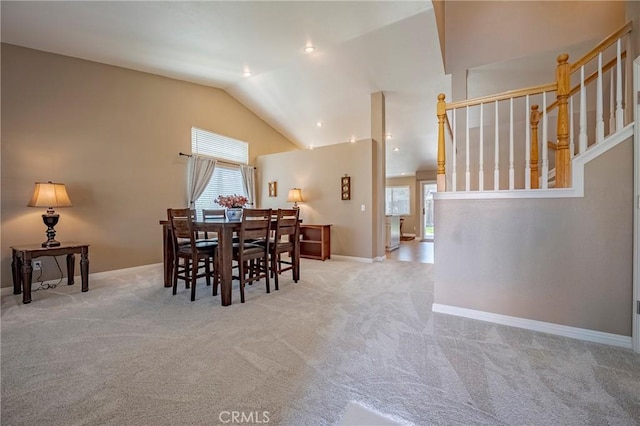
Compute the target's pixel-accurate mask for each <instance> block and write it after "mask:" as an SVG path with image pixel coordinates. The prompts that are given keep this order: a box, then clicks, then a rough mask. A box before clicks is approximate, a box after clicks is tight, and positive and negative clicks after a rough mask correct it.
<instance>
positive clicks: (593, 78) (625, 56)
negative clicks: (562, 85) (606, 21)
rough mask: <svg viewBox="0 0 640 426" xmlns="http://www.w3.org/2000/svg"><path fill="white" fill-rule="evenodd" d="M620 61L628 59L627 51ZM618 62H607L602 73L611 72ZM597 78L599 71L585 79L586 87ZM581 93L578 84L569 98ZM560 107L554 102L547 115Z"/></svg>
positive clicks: (616, 60)
mask: <svg viewBox="0 0 640 426" xmlns="http://www.w3.org/2000/svg"><path fill="white" fill-rule="evenodd" d="M620 57H621V58H620V59H621V60H622V59H626V58H627V51H626V50H625V51H624V52H622V54H621V55H620ZM616 62H618V58H613V59H612V60H610V61H609V62H607V63H606V64H605V65H604V66H603V67H602V73H603V74H604V73H605V72H607V71H609V70H610V69H611V68H613V67H614V65H616ZM596 78H598V71H594V72H593V73H592V74H591V75H589V77H587V78H585V79H584V85H585V86H586V85H588V84H589V83H591V82H593V80H595V79H596ZM579 91H580V85H579V84H576V85H575V86H574V87H573V89H571V93H569V96H573V95H575V94H576V93H578V92H579ZM557 106H558V101H554V102H553V103H552V104H551V105H549V106H548V107H547V113H549V111H551V110H552V109H554V108H555V107H557Z"/></svg>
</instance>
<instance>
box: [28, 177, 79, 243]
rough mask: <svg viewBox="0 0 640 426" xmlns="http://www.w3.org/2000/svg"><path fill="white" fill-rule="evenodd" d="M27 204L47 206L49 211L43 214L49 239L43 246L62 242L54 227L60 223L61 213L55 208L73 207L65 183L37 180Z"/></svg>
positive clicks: (30, 205)
mask: <svg viewBox="0 0 640 426" xmlns="http://www.w3.org/2000/svg"><path fill="white" fill-rule="evenodd" d="M27 206H28V207H47V213H45V214H43V215H42V221H43V222H44V224H45V225H47V241H45V242H44V243H42V247H58V246H59V245H60V242H58V241H56V239H55V237H56V230H55V229H53V227H54V226H56V225H57V224H58V219H60V215H59V214H57V213H56V212H55V211H54V210H53V208H54V207H71V200H70V199H69V195H68V194H67V189H66V188H65V186H64V183H53V182H51V181H49V182H46V183H45V182H36V187H35V188H34V189H33V195H32V196H31V201H29V204H27Z"/></svg>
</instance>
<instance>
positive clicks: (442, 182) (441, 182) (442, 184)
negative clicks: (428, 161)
mask: <svg viewBox="0 0 640 426" xmlns="http://www.w3.org/2000/svg"><path fill="white" fill-rule="evenodd" d="M444 98H445V96H444V93H440V94H439V95H438V107H437V114H438V175H437V180H436V183H437V186H438V189H437V191H438V192H445V191H446V190H447V185H446V179H445V161H446V156H445V145H444V119H445V115H446V114H447V108H446V107H447V104H446V102H445V101H444Z"/></svg>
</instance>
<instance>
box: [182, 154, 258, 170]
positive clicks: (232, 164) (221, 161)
mask: <svg viewBox="0 0 640 426" xmlns="http://www.w3.org/2000/svg"><path fill="white" fill-rule="evenodd" d="M179 154H180V155H182V156H185V157H193V154H185V153H184V152H180V153H179ZM198 155H201V156H203V157H210V156H209V155H202V154H198ZM210 158H213V159H215V160H216V161H217V162H219V163H222V164H229V165H231V166H248V164H240V163H232V162H230V161H224V160H218V159H217V158H216V157H210ZM253 169H254V170H255V167H254V168H253Z"/></svg>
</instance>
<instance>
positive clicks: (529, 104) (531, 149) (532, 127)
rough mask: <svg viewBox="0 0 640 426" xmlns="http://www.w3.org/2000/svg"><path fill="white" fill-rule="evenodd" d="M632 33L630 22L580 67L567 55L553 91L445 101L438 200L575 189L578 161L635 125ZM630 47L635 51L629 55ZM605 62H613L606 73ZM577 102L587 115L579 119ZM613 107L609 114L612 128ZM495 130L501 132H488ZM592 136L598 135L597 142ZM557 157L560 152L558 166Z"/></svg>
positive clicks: (548, 87)
mask: <svg viewBox="0 0 640 426" xmlns="http://www.w3.org/2000/svg"><path fill="white" fill-rule="evenodd" d="M631 30H632V24H631V22H629V23H627V24H626V25H624V26H623V27H622V28H620V29H619V30H617V31H616V32H614V33H613V34H611V35H610V36H608V37H607V38H605V39H604V40H603V41H602V42H600V43H599V44H598V45H597V46H595V47H594V48H593V49H592V50H591V51H589V52H588V53H587V54H585V55H584V56H582V57H581V58H580V59H579V60H577V61H576V62H575V63H573V64H571V63H569V55H568V54H566V53H563V54H561V55H559V56H558V58H557V65H556V73H555V74H556V81H555V82H553V83H549V84H544V85H540V86H535V87H530V88H525V89H519V90H512V91H508V92H504V93H500V94H497V95H491V96H483V97H479V98H475V99H471V100H464V101H457V102H451V103H447V102H446V100H445V95H444V94H440V95H438V104H437V117H438V159H437V164H438V169H437V185H438V192H446V191H465V192H468V191H500V190H507V189H508V190H516V189H524V190H533V189H548V188H549V187H550V186H552V187H555V188H570V187H571V186H572V182H571V176H572V173H571V163H572V159H573V158H574V157H575V156H576V155H580V154H583V153H584V152H585V151H586V150H587V149H588V148H589V147H591V146H592V145H595V144H598V143H602V142H603V141H604V140H605V136H606V137H608V136H610V135H613V134H614V133H616V132H618V131H620V130H622V129H623V127H624V125H625V122H627V123H628V122H630V121H631V117H630V115H629V113H630V110H631V108H625V105H632V102H631V100H630V98H627V102H624V100H623V93H625V94H626V96H627V97H630V96H631V95H632V94H631V91H630V90H627V88H630V84H629V83H628V82H629V81H630V77H631V66H630V65H631V61H628V60H626V51H627V50H630V49H629V43H630V37H629V33H630V32H631ZM623 42H626V43H627V46H626V48H625V49H624V50H623V49H622V43H623ZM609 58H611V59H609ZM605 59H606V60H608V62H606V63H605V64H604V65H603V62H604V61H605ZM594 68H595V69H594ZM590 69H594V70H593V71H592V72H591V74H590V75H588V76H587V77H586V78H585V71H587V72H589V70H590ZM607 72H608V73H609V74H610V75H609V81H610V84H609V87H608V91H609V101H608V104H606V105H605V102H604V96H605V91H604V89H603V88H604V86H605V85H604V75H605V74H606V73H607ZM623 78H624V80H625V81H623ZM594 82H595V87H594V84H593V83H594ZM553 92H555V100H554V101H553V102H552V103H550V104H549V105H547V98H548V94H549V93H551V94H552V93H553ZM593 92H595V93H593ZM576 97H577V98H578V102H579V107H578V112H577V114H574V108H573V105H574V99H575V98H576ZM594 98H595V99H594ZM540 104H542V108H540V106H539V105H540ZM605 107H606V108H608V110H609V111H608V112H609V116H608V123H607V124H606V126H605V120H604V118H605ZM625 113H626V114H627V117H625ZM588 115H589V116H591V115H592V117H588ZM588 118H589V120H588ZM540 121H542V125H541V126H540ZM491 122H493V126H492V125H491V124H487V123H491ZM576 123H577V128H578V133H577V136H578V145H577V152H576V146H575V143H574V139H575V138H574V136H575V135H576V133H575V131H574V128H575V127H576ZM445 125H446V126H447V127H445ZM550 126H551V127H555V129H556V131H555V135H556V140H555V141H550V140H549V138H548V136H547V135H548V131H549V127H550ZM540 127H541V128H540ZM588 129H593V130H592V134H591V135H590V134H589V131H588ZM539 131H542V135H541V137H539V134H538V132H539ZM460 133H464V140H463V141H459V139H462V138H459V137H458V135H459V134H460ZM605 133H606V135H605ZM516 134H517V136H518V140H520V141H521V139H524V146H523V145H522V143H521V142H519V143H518V144H516ZM523 136H524V137H523ZM447 137H448V138H449V139H450V141H448V140H447ZM485 137H488V138H489V139H491V137H492V138H493V144H485ZM505 139H506V142H505V141H504V140H505ZM472 140H473V143H472ZM459 145H463V146H464V151H463V152H462V151H461V152H460V153H459V152H458V147H459ZM491 150H493V182H492V185H485V182H486V183H489V182H490V180H491V172H490V171H488V170H485V156H489V157H490V156H491ZM549 150H552V151H554V155H553V157H552V158H551V159H550V158H549ZM540 151H542V152H541V156H539V153H540ZM472 157H475V158H477V159H478V161H477V163H476V162H473V163H472V161H471V158H472ZM550 160H551V161H552V163H551V162H550ZM504 163H507V166H503V164H504ZM459 166H463V167H464V184H462V181H460V182H459V181H458V168H459ZM550 178H552V179H553V180H552V181H551V183H550Z"/></svg>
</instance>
